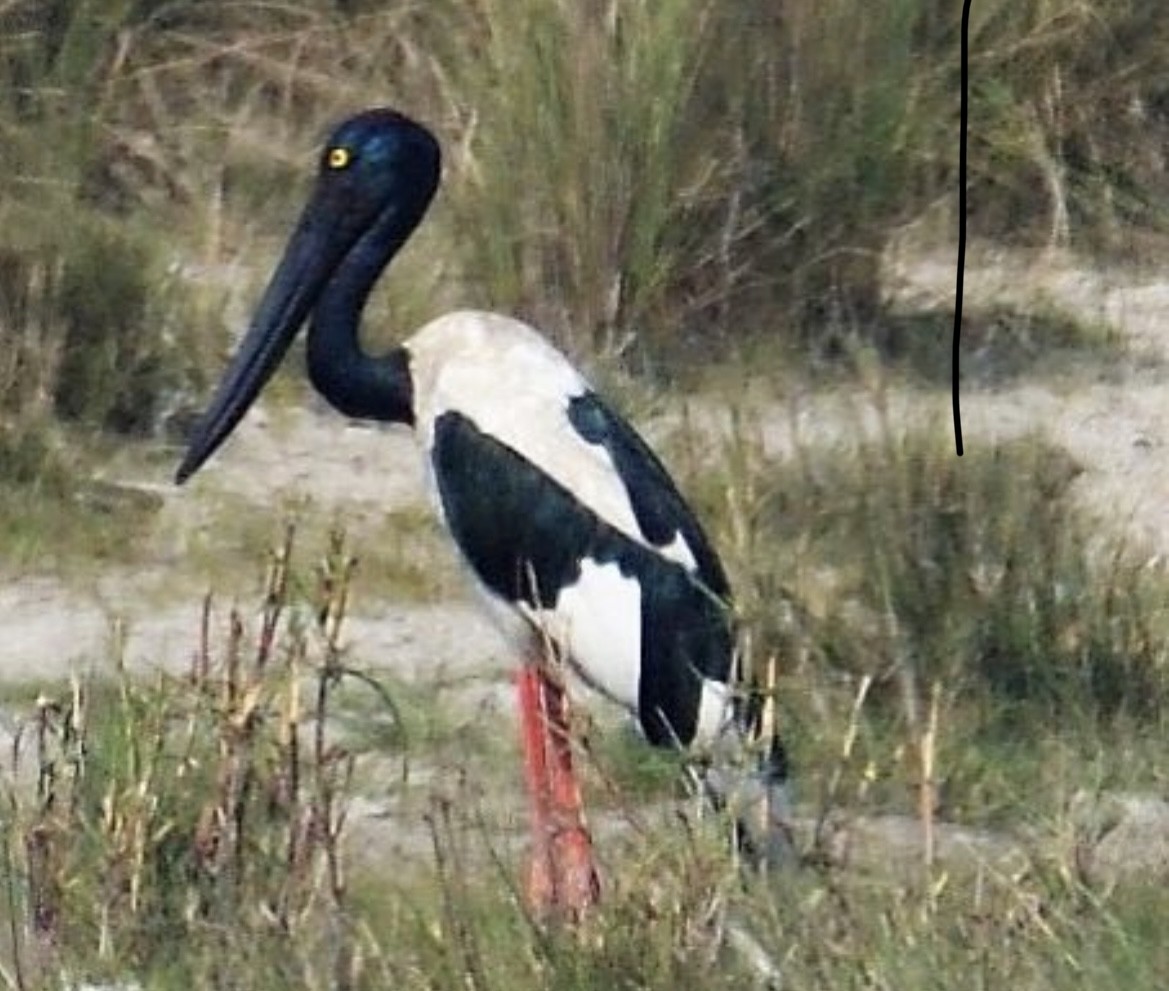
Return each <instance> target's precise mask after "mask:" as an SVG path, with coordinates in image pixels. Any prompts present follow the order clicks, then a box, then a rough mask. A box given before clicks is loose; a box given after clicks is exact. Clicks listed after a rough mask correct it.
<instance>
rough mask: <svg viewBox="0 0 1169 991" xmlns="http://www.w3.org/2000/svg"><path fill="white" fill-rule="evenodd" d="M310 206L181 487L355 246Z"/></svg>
mask: <svg viewBox="0 0 1169 991" xmlns="http://www.w3.org/2000/svg"><path fill="white" fill-rule="evenodd" d="M341 226H342V225H339V224H337V225H334V224H330V223H329V222H328V221H327V220H323V219H322V216H321V211H318V210H315V209H314V207H313V204H312V203H310V204H309V206H308V208H307V209H306V210H305V212H304V215H303V216H302V217H301V220H300V223H299V224H298V225H297V228H296V231H295V232H294V233H293V235H292V239H291V240H290V241H289V243H288V247H287V248H285V250H284V257H283V258H282V259H281V260H280V264H279V265H278V266H277V268H276V271H275V273H274V274H273V276H272V279H271V281H270V282H269V283H268V288H267V289H266V290H265V291H264V296H263V298H262V299H261V301H260V306H259V308H258V309H257V311H256V315H255V317H253V319H252V325H251V327H249V328H248V332H247V334H246V335H245V336H244V339H243V341H242V342H241V343H240V346H239V350H238V351H237V352H236V355H235V357H234V358H233V359H232V362H231V364H230V365H229V366H228V369H227V371H226V372H225V373H224V375H223V378H222V380H221V381H220V384H219V390H218V392H216V394H215V398H214V400H212V402H211V405H210V406H209V407H208V408H207V411H206V412H205V413H204V414H203V416H202V418H201V419H200V420H199V424H198V426H196V428H195V432H194V435H193V436H192V437H191V441H190V445H189V446H188V448H187V453H186V455H185V456H184V457H183V461H182V464H180V465H179V468H178V471H177V472H176V473H175V481H176V482H177V483H178V484H179V485H181V484H182V483H183V482H185V481H186V480H187V479H188V478H190V477H191V476H192V475H193V474H195V472H197V471H198V470H199V468H200V467H201V466H202V465H203V463H204V462H205V461H206V460H207V459H208V458H209V457H211V455H212V454H214V453H215V451H216V450H217V449H218V447H219V445H220V444H222V443H223V442H224V441H225V440H226V439H227V438H228V436H229V435H230V434H231V432H232V431H233V430H234V429H235V427H236V425H237V424H238V423H239V421H240V420H241V419H243V416H244V414H245V413H246V412H247V411H248V409H249V407H250V406H251V405H252V403H253V402H255V400H256V397H257V396H258V395H259V394H260V390H261V389H263V388H264V385H265V384H266V383H267V381H268V380H269V379H270V378H271V377H272V374H273V372H275V371H276V368H277V366H279V364H280V361H281V359H283V357H284V355H285V354H286V353H287V351H288V347H289V345H290V344H292V341H293V339H294V338H295V337H296V333H297V331H298V330H299V329H300V328H301V326H302V325H303V324H304V322H305V320H306V318H307V317H308V314H309V311H310V310H312V308H313V304H314V303H315V302H316V300H317V298H318V297H319V296H320V294H321V291H322V290H323V289H324V287H325V284H326V283H327V282H328V280H329V277H330V276H331V275H332V273H333V271H334V270H335V269H336V267H337V264H338V263H339V262H340V260H341V258H342V257H343V256H344V254H345V251H346V250H348V248H349V247H350V246H351V244H352V239H351V238H350V237H346V236H345V233H343V232H342V231H341V230H339V229H338V228H340V227H341Z"/></svg>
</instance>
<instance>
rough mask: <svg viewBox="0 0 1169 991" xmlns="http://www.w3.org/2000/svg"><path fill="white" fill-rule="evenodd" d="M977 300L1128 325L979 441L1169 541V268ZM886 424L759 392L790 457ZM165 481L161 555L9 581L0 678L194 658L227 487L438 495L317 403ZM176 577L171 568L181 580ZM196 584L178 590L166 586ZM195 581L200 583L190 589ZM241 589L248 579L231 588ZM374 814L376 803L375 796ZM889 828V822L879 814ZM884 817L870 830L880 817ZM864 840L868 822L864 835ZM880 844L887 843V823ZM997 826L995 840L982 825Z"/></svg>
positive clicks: (462, 629) (762, 420)
mask: <svg viewBox="0 0 1169 991" xmlns="http://www.w3.org/2000/svg"><path fill="white" fill-rule="evenodd" d="M892 272H893V275H892V291H893V292H894V293H895V295H896V297H897V298H898V299H899V300H901V301H902V302H904V303H906V305H909V306H913V307H918V308H920V307H924V306H930V305H935V306H939V307H944V306H945V305H946V304H947V302H948V300H949V299H950V298H951V295H952V292H953V280H954V270H953V264H952V262H950V261H949V260H946V259H934V258H927V259H924V260H923V259H921V258H917V259H914V261H913V263H912V264H911V265H908V264H907V265H901V266H894V267H893V269H892ZM967 285H968V296H967V300H968V302H967V306H968V307H969V306H976V305H979V304H980V303H984V302H992V301H997V302H1011V303H1014V304H1017V305H1020V306H1024V307H1025V306H1038V307H1044V308H1048V309H1050V308H1053V307H1054V308H1066V309H1069V310H1071V311H1073V312H1075V313H1077V314H1080V315H1081V316H1085V315H1086V316H1088V317H1089V318H1092V319H1096V320H1099V321H1101V322H1104V323H1107V324H1108V325H1109V326H1111V327H1113V328H1115V329H1116V331H1117V332H1118V333H1119V334H1120V335H1122V336H1123V338H1124V339H1126V340H1127V341H1128V342H1129V343H1130V345H1131V347H1132V352H1133V359H1132V361H1131V363H1130V364H1131V373H1128V372H1126V374H1124V375H1121V376H1117V375H1116V374H1114V373H1113V374H1110V375H1101V376H1100V377H1099V379H1098V380H1097V379H1095V378H1094V377H1093V375H1092V374H1091V371H1090V370H1089V371H1088V372H1087V373H1086V374H1085V376H1084V377H1083V378H1082V379H1078V380H1077V381H1076V382H1075V383H1074V385H1069V384H1068V383H1067V382H1063V381H1053V382H1045V381H1042V380H1040V381H1031V382H1025V383H1022V384H1017V385H1012V386H1010V387H1009V388H1001V389H987V388H965V389H964V391H963V393H962V412H963V426H964V433H965V441H966V447H967V450H974V449H976V448H979V447H985V446H991V445H993V444H995V443H996V442H998V441H1000V440H1002V439H1005V438H1009V437H1012V436H1018V435H1020V434H1022V433H1024V432H1026V431H1030V430H1033V429H1040V430H1042V431H1044V432H1046V433H1047V435H1048V436H1049V437H1050V438H1051V439H1053V440H1055V441H1056V442H1058V443H1059V444H1061V445H1063V446H1064V447H1065V448H1066V449H1067V450H1068V451H1069V452H1070V453H1071V454H1072V455H1073V456H1074V457H1075V458H1076V459H1077V460H1078V461H1079V462H1080V464H1081V465H1082V467H1083V468H1084V469H1085V470H1084V473H1083V474H1082V475H1081V476H1080V477H1079V478H1078V479H1077V481H1076V483H1075V484H1076V487H1077V488H1076V492H1077V495H1078V497H1079V498H1080V499H1081V500H1082V502H1083V504H1084V505H1085V506H1086V507H1088V508H1089V509H1091V510H1093V511H1096V512H1098V513H1099V515H1100V517H1101V519H1102V520H1104V521H1106V525H1108V526H1110V527H1121V528H1125V529H1126V530H1127V531H1128V532H1129V534H1130V535H1131V536H1132V537H1133V538H1135V539H1136V540H1138V541H1140V542H1141V543H1142V544H1143V545H1144V546H1147V548H1148V553H1149V555H1150V557H1154V556H1159V555H1162V554H1164V553H1165V552H1166V551H1169V498H1166V495H1167V494H1169V402H1167V401H1166V396H1167V394H1169V382H1167V381H1166V378H1167V377H1169V371H1167V369H1169V363H1166V359H1167V358H1169V281H1141V280H1140V279H1138V278H1137V277H1134V276H1131V275H1130V276H1121V275H1117V274H1115V273H1097V272H1085V271H1084V270H1082V269H1081V268H1078V267H1077V266H1076V265H1075V264H1073V263H1071V262H1069V261H1066V260H1061V259H1059V258H1053V257H1051V256H1046V257H1043V258H1039V259H1035V258H1017V257H1010V256H1002V255H999V256H995V257H993V258H989V259H985V260H984V262H983V263H982V264H981V265H979V266H972V267H971V269H970V271H969V273H968V280H967ZM888 401H889V405H890V410H889V411H890V414H891V416H892V418H893V421H894V422H902V423H905V424H912V423H922V422H928V421H931V420H937V421H939V422H944V423H945V424H946V425H947V428H948V426H949V423H950V395H949V393H948V392H945V393H940V392H936V391H935V392H924V391H908V390H907V391H898V392H896V393H894V394H892V395H890V396H889V397H888ZM858 411H859V414H860V420H859V422H860V423H861V424H862V429H863V430H865V431H868V430H872V431H875V430H876V429H878V425H879V417H878V415H877V412H876V410H875V409H874V408H873V407H872V404H871V403H870V402H869V401H867V400H865V399H864V398H863V397H859V398H858V397H857V396H856V395H841V394H808V395H806V396H796V397H785V398H784V399H783V401H775V400H774V399H773V400H771V401H770V402H768V403H766V404H764V405H761V406H760V407H759V409H758V415H757V426H758V429H759V432H760V436H761V437H762V439H763V441H764V444H765V446H766V448H767V449H768V450H769V451H770V452H771V453H773V454H775V455H779V456H783V455H785V454H787V453H789V452H790V451H791V450H792V449H793V447H794V446H795V444H796V442H797V439H799V441H800V442H801V443H814V444H818V445H831V444H843V443H849V442H850V441H851V440H852V439H853V438H854V437H855V436H856V430H857V423H858V418H857V413H858ZM724 415H725V411H723V410H721V409H720V408H718V407H714V406H709V405H707V404H704V403H702V401H701V400H697V401H694V402H693V403H692V407H691V411H690V416H689V417H687V422H691V423H697V424H698V426H699V427H700V428H701V429H708V430H710V431H712V433H713V434H714V435H715V436H717V433H718V431H719V430H720V429H721V427H720V422H721V420H722V418H723V417H724ZM680 420H681V417H677V418H675V417H674V416H672V415H671V414H666V415H665V416H664V417H663V419H662V421H661V422H658V423H655V424H649V425H647V427H648V429H649V431H650V433H651V435H654V434H660V433H662V432H668V431H669V430H670V429H676V425H677V422H679V421H680ZM115 480H116V481H118V482H121V483H124V484H131V485H135V486H137V487H140V488H145V489H149V490H151V491H154V492H156V493H158V494H160V495H161V496H162V497H163V500H164V507H163V509H162V512H161V520H160V527H161V529H162V531H163V533H164V534H166V535H167V539H166V540H163V541H162V542H161V544H160V546H161V547H162V551H161V552H160V553H161V558H162V559H161V560H159V561H158V562H157V563H155V564H152V565H151V566H150V567H146V568H139V569H134V570H127V569H116V570H112V571H110V572H108V573H106V574H103V575H102V576H100V577H99V578H97V579H96V580H95V581H94V582H92V583H91V584H90V586H89V587H87V588H85V589H79V588H78V587H77V586H76V584H75V583H66V582H62V581H58V580H57V579H55V578H53V577H50V576H38V577H30V578H26V579H23V580H20V581H10V582H8V583H7V584H4V585H0V616H3V617H4V631H3V634H2V635H0V677H3V678H5V679H7V680H9V681H15V682H19V681H27V680H42V679H49V678H54V677H58V676H60V675H62V674H65V673H66V672H68V671H69V670H71V669H78V668H81V669H84V668H86V667H89V666H92V665H95V664H101V663H106V662H105V661H103V660H102V659H103V658H106V657H108V645H109V643H110V639H111V636H112V635H113V633H112V631H118V635H121V636H124V637H125V643H126V649H125V656H126V658H127V660H128V661H129V663H131V664H132V665H135V666H138V667H142V668H151V667H154V666H162V667H164V668H168V669H171V670H179V669H182V668H184V667H185V666H186V665H187V664H188V663H189V659H190V655H191V651H192V645H193V644H194V642H195V635H196V631H197V630H198V593H197V591H195V590H194V589H193V588H190V587H186V586H184V585H183V583H182V582H181V581H179V582H177V583H176V582H175V578H176V574H178V575H180V576H181V573H182V569H183V567H184V557H183V552H184V547H185V545H186V542H187V540H189V538H190V536H191V534H193V533H197V532H198V531H199V528H200V527H203V526H205V525H206V521H207V519H208V518H209V516H210V513H211V509H210V507H211V506H212V505H213V504H214V502H213V501H214V500H215V499H216V498H218V497H219V495H220V494H221V493H227V494H230V495H231V496H232V497H234V498H237V499H242V500H245V501H247V502H248V503H253V504H256V505H261V506H264V505H268V506H271V505H277V504H278V503H279V502H280V501H281V500H282V499H290V498H296V497H308V498H311V500H312V502H313V504H314V505H315V506H317V507H319V508H320V509H322V510H330V509H333V508H337V507H345V509H346V511H347V512H348V511H355V510H360V511H364V512H377V511H385V510H387V509H400V508H408V507H417V506H422V505H424V503H425V496H424V492H423V487H422V483H421V474H420V467H419V459H418V455H417V452H416V451H415V449H414V447H413V442H412V440H411V439H410V438H409V436H408V435H406V434H404V433H403V432H401V431H398V430H384V429H379V428H371V427H367V426H358V425H352V424H346V423H345V422H344V421H342V420H340V419H338V418H337V417H336V416H335V415H333V414H331V413H329V412H327V411H325V410H323V409H321V408H317V407H313V408H309V409H301V410H296V411H290V412H286V413H281V414H280V416H279V417H278V418H276V417H273V416H269V415H267V414H265V413H264V411H263V410H257V411H253V413H252V414H251V415H249V417H248V418H247V419H246V420H245V422H244V423H243V424H242V425H241V427H240V429H239V430H238V431H237V434H236V436H235V437H234V439H233V440H232V442H231V443H230V444H229V445H228V446H227V448H226V449H225V450H224V451H223V452H222V453H221V454H220V455H219V456H218V457H217V458H216V459H215V460H214V461H213V462H212V463H211V464H210V465H209V466H208V467H207V468H206V469H205V470H204V471H203V472H202V473H201V474H200V476H199V477H198V478H197V479H196V481H195V482H194V483H192V484H190V485H188V486H187V487H186V488H184V489H181V490H180V489H175V488H174V487H172V486H171V485H169V484H168V481H167V479H166V478H163V477H159V478H134V479H127V478H121V479H115ZM167 583H169V584H167ZM163 585H166V587H172V586H173V587H176V588H178V589H182V594H181V595H178V594H176V596H175V599H174V601H173V602H169V603H168V602H164V603H161V604H160V603H159V601H158V596H157V595H153V594H146V593H150V592H151V590H152V589H155V588H157V587H159V586H163ZM191 592H194V594H188V593H191ZM225 592H226V594H229V595H230V594H240V595H242V594H243V592H244V590H225ZM348 636H349V639H350V641H351V643H352V644H353V650H354V652H355V656H357V657H358V658H359V659H360V661H361V662H362V663H364V664H366V665H371V666H374V667H377V666H383V667H392V668H393V669H394V670H395V671H396V673H398V674H400V675H403V676H405V677H411V678H419V679H423V680H425V679H428V678H433V677H435V676H436V675H438V674H441V673H445V674H450V673H452V672H453V673H462V674H467V673H484V674H485V679H484V680H483V682H482V687H481V688H480V689H479V692H480V694H481V695H484V696H491V695H498V694H499V692H500V690H501V688H502V687H503V685H504V682H503V680H502V679H503V678H504V676H505V672H506V671H507V669H508V666H509V658H508V657H507V653H506V650H505V648H504V645H503V644H502V642H501V641H500V639H499V638H498V637H497V635H496V633H495V631H494V629H493V628H492V627H491V626H490V625H489V624H488V623H487V622H486V620H485V619H484V618H483V617H482V615H481V614H480V612H479V610H478V608H477V604H476V603H475V601H474V599H473V596H472V595H471V594H470V593H468V595H467V596H466V597H464V598H461V599H459V600H455V601H449V602H441V603H436V604H427V605H418V604H395V603H393V602H382V603H379V604H377V605H376V606H375V605H370V606H367V607H366V608H364V609H359V610H358V611H357V613H356V614H355V615H354V616H353V617H352V620H351V622H350V624H349V627H348ZM1166 811H1167V813H1169V809H1167V810H1166ZM371 815H373V816H374V817H375V818H376V810H374V811H373V812H371ZM872 830H875V833H876V834H880V832H881V829H880V826H879V825H876V826H873V827H872ZM872 830H871V831H872ZM862 842H863V836H862ZM873 842H878V843H881V842H883V841H880V840H879V837H878V839H876V840H874V841H873ZM980 842H981V841H980Z"/></svg>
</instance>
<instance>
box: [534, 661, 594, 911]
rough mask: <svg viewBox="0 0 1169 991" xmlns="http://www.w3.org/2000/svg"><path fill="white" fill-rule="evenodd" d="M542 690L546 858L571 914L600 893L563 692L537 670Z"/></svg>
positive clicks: (561, 686)
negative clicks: (548, 829) (548, 826)
mask: <svg viewBox="0 0 1169 991" xmlns="http://www.w3.org/2000/svg"><path fill="white" fill-rule="evenodd" d="M538 676H539V678H540V686H541V689H542V690H543V695H544V716H545V728H546V732H547V744H548V749H549V750H550V751H551V760H550V762H549V771H550V787H549V790H550V792H551V796H552V800H551V803H550V806H551V812H552V830H553V832H552V862H553V864H554V866H555V872H556V873H555V877H556V884H557V895H558V896H559V897H560V899H562V900H563V901H564V903H565V905H566V907H567V908H568V909H569V910H570V911H571V912H572V913H573V914H575V915H580V914H582V913H583V912H584V911H585V910H587V909H588V908H590V907H591V906H593V905H595V904H596V903H597V900H598V898H599V897H600V893H601V885H600V880H599V878H598V876H597V868H596V864H595V863H594V862H593V842H592V838H591V837H590V836H589V831H588V828H587V827H586V826H585V819H584V806H583V803H582V802H581V795H580V782H579V781H578V780H577V777H576V769H575V768H574V767H573V760H572V736H571V733H570V729H569V725H568V696H567V695H566V694H565V691H564V686H563V685H561V684H558V683H557V682H555V681H553V680H552V679H551V678H550V677H549V676H548V675H547V673H545V672H544V671H542V670H541V671H540V672H539V675H538Z"/></svg>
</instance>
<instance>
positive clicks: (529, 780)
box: [516, 664, 556, 914]
mask: <svg viewBox="0 0 1169 991" xmlns="http://www.w3.org/2000/svg"><path fill="white" fill-rule="evenodd" d="M516 688H517V689H518V691H519V702H520V736H521V740H522V741H523V745H524V782H525V784H526V785H527V790H528V802H529V805H530V809H531V820H532V822H531V830H532V849H531V851H530V853H529V855H528V857H529V859H528V876H527V878H526V880H525V885H524V887H525V894H526V895H527V898H528V902H529V903H530V904H531V905H532V907H533V908H534V909H535V910H536V911H537V912H539V913H541V914H543V913H544V912H545V911H547V910H548V909H550V908H551V907H552V905H553V903H554V902H555V900H556V891H555V881H554V874H553V870H552V844H551V842H550V838H551V835H552V827H551V822H550V819H549V813H548V799H549V795H548V754H547V750H546V748H545V746H544V712H543V698H542V695H541V692H540V679H539V675H538V674H537V671H536V668H535V667H534V666H532V665H530V664H525V665H524V666H523V667H522V668H521V669H520V670H519V672H518V673H517V675H516Z"/></svg>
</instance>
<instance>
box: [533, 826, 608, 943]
mask: <svg viewBox="0 0 1169 991" xmlns="http://www.w3.org/2000/svg"><path fill="white" fill-rule="evenodd" d="M525 893H526V895H527V899H528V904H529V905H531V907H532V910H533V911H534V912H535V914H536V915H537V916H539V917H540V918H544V919H552V918H559V919H562V920H565V921H569V922H579V921H580V920H581V919H582V918H583V917H584V916H585V915H586V914H587V913H588V912H589V910H590V909H592V908H593V907H594V906H595V905H596V904H597V902H598V901H599V900H600V896H601V881H600V876H599V875H598V873H597V868H596V864H595V862H594V861H593V844H592V840H591V838H590V837H589V834H588V830H586V829H585V828H584V827H583V826H570V827H566V828H563V829H559V830H557V831H556V832H555V833H554V834H553V835H552V836H551V837H550V838H549V841H548V844H547V846H545V847H544V848H543V849H542V850H540V849H538V850H536V851H534V852H533V854H532V857H531V859H530V860H529V862H528V874H527V882H526V885H525Z"/></svg>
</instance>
